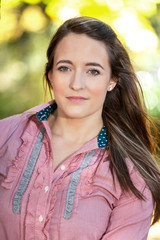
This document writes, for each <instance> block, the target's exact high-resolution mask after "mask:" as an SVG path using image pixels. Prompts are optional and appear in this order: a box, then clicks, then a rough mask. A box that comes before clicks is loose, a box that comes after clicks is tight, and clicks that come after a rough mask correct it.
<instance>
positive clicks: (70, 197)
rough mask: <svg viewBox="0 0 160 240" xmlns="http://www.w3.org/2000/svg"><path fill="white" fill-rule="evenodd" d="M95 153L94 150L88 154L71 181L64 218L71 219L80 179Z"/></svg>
mask: <svg viewBox="0 0 160 240" xmlns="http://www.w3.org/2000/svg"><path fill="white" fill-rule="evenodd" d="M95 152H96V150H95V149H94V150H92V151H91V152H90V153H87V154H86V155H85V157H84V159H83V162H82V164H81V166H80V167H79V168H78V170H77V171H75V172H74V173H73V174H72V176H71V180H70V183H69V187H68V190H67V197H66V204H65V209H64V216H63V217H64V218H65V219H70V218H71V214H72V209H73V202H74V195H75V191H76V187H77V185H78V182H79V179H80V175H81V172H82V170H83V169H84V168H86V167H88V165H89V163H90V161H91V160H92V157H93V155H94V154H95Z"/></svg>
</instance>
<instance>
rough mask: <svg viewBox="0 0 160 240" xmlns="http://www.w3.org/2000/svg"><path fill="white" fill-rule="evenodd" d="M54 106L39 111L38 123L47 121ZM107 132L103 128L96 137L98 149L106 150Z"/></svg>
mask: <svg viewBox="0 0 160 240" xmlns="http://www.w3.org/2000/svg"><path fill="white" fill-rule="evenodd" d="M55 107H56V106H55V104H54V103H53V104H52V105H49V106H47V107H46V108H44V109H42V110H40V111H39V112H38V113H37V115H36V116H37V119H38V120H39V121H41V122H42V121H47V120H48V118H49V116H50V114H51V113H52V112H53V111H54V110H55ZM107 142H108V141H107V131H106V127H105V126H104V127H103V128H102V129H101V132H100V133H99V135H98V137H97V143H98V147H99V148H106V146H107Z"/></svg>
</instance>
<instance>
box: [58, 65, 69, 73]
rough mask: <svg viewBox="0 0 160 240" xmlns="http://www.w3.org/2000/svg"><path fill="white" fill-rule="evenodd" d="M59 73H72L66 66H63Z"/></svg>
mask: <svg viewBox="0 0 160 240" xmlns="http://www.w3.org/2000/svg"><path fill="white" fill-rule="evenodd" d="M58 70H59V71H61V72H67V71H70V69H69V68H68V67H65V66H61V67H59V68H58Z"/></svg>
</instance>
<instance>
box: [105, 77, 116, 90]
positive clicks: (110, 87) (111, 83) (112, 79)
mask: <svg viewBox="0 0 160 240" xmlns="http://www.w3.org/2000/svg"><path fill="white" fill-rule="evenodd" d="M116 84H117V79H115V78H111V79H110V81H109V84H108V87H107V91H108V92H111V91H112V90H113V89H114V88H115V86H116Z"/></svg>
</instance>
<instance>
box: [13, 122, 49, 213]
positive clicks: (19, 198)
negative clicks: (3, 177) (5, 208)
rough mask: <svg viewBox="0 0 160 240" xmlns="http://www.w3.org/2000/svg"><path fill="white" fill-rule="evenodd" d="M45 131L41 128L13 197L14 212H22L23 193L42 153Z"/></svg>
mask: <svg viewBox="0 0 160 240" xmlns="http://www.w3.org/2000/svg"><path fill="white" fill-rule="evenodd" d="M45 132H46V130H45V128H43V127H42V128H41V130H40V133H39V134H38V137H37V141H36V143H35V145H34V148H33V150H32V153H31V155H30V158H29V161H28V165H27V167H26V169H25V171H24V174H23V176H22V179H21V181H20V184H19V188H18V190H17V192H16V193H15V195H14V198H13V212H14V213H16V214H19V213H20V209H21V202H22V197H23V194H24V193H25V191H26V189H27V186H28V184H29V181H30V179H31V176H32V173H33V170H34V167H35V165H36V162H37V159H38V156H39V154H40V151H41V148H42V145H43V142H42V141H43V138H44V134H45Z"/></svg>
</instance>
